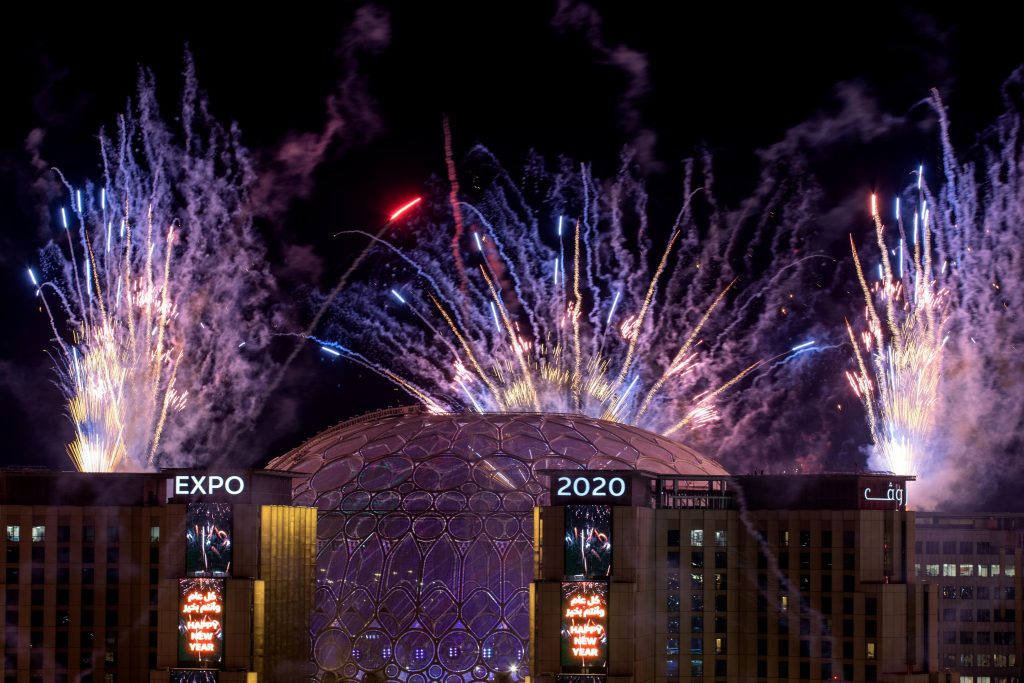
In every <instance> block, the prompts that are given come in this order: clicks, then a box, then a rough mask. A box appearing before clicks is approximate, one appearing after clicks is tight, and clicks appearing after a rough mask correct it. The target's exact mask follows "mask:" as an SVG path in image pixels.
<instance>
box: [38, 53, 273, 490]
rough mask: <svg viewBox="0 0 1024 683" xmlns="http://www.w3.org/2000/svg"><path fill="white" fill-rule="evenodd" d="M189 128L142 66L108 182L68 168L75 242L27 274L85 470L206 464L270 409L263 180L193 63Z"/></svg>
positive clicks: (66, 217) (68, 234)
mask: <svg viewBox="0 0 1024 683" xmlns="http://www.w3.org/2000/svg"><path fill="white" fill-rule="evenodd" d="M180 120H181V121H182V126H183V132H184V134H183V136H181V135H180V134H176V133H174V132H172V131H171V130H170V129H169V128H168V127H167V125H166V124H165V123H164V121H163V119H162V118H161V117H160V114H159V110H158V108H157V104H156V95H155V88H154V85H153V80H152V76H151V75H149V74H148V73H146V72H143V73H142V76H141V78H140V84H139V99H138V101H137V103H135V105H134V106H133V107H132V108H130V109H129V111H128V112H127V113H126V114H125V115H124V116H122V117H121V118H120V119H119V120H118V126H117V135H116V137H115V139H113V140H112V139H110V138H109V137H108V136H106V135H103V134H101V136H100V152H101V156H102V162H103V170H104V174H103V178H102V182H101V183H99V184H98V185H93V184H91V183H83V184H82V185H81V186H78V187H73V186H72V185H71V184H70V183H69V182H68V181H67V180H66V179H65V178H64V177H63V176H62V175H60V173H59V171H55V173H57V174H58V176H59V177H60V179H61V181H62V182H63V185H64V188H65V189H66V195H65V199H64V201H63V205H62V206H61V207H60V208H59V214H60V218H59V222H58V229H59V230H60V231H61V232H62V233H63V234H62V235H61V236H60V238H59V239H57V240H54V241H52V242H51V243H50V244H49V245H47V246H46V247H44V248H43V249H42V250H41V266H42V270H41V275H42V276H41V277H40V278H39V279H37V278H36V275H35V272H34V271H30V278H31V279H32V282H33V285H34V286H35V287H36V292H37V295H38V296H39V297H40V299H41V301H42V304H43V306H44V308H45V310H46V312H47V313H48V314H49V317H50V324H51V328H52V329H53V332H54V336H55V349H54V353H53V356H54V359H55V362H56V366H57V372H58V378H59V379H58V384H59V386H60V388H61V390H62V392H63V393H64V395H65V397H66V400H67V411H68V415H69V417H70V419H71V422H72V423H73V425H74V429H75V436H74V441H73V442H72V443H71V444H70V445H69V446H68V451H69V454H70V456H71V459H72V461H73V462H74V464H75V466H76V467H77V468H78V469H80V470H86V471H115V470H143V469H151V468H153V467H156V466H158V465H160V464H164V465H195V464H198V463H199V462H203V461H207V460H209V459H211V456H213V455H214V454H216V455H218V456H219V455H221V453H220V452H219V451H221V450H223V449H224V446H225V444H227V443H229V442H230V441H231V439H232V437H233V435H234V434H235V433H237V432H238V431H239V430H241V429H244V428H246V427H248V426H249V422H250V421H251V420H252V418H253V417H254V416H255V415H256V414H258V411H259V408H260V407H261V406H262V400H263V396H264V392H263V391H262V389H261V386H260V382H261V381H262V380H260V379H259V377H260V374H261V373H262V372H263V371H264V370H265V368H266V366H267V365H268V364H269V351H266V350H264V349H265V347H266V343H265V342H266V341H267V340H268V339H269V334H267V332H266V330H265V327H266V324H265V322H263V320H264V318H263V316H262V315H257V314H258V313H260V312H261V311H262V308H263V306H264V305H265V303H266V300H267V297H268V292H269V290H270V281H269V278H268V277H267V276H266V273H265V272H264V266H263V265H262V262H263V251H262V248H261V246H260V243H259V241H258V239H257V238H256V237H255V231H254V230H253V228H252V224H251V218H250V217H249V211H250V209H249V208H248V207H247V206H246V201H247V192H248V188H249V187H250V186H251V183H252V178H253V175H252V172H251V170H250V168H249V166H248V161H247V158H248V157H247V153H246V152H245V150H244V148H242V147H241V145H240V143H239V142H238V140H237V131H236V130H234V129H233V128H225V127H223V126H221V125H219V124H218V123H217V122H215V121H214V120H212V119H211V118H210V117H209V114H208V106H207V103H206V102H205V100H204V99H203V98H202V97H201V96H200V95H199V93H198V89H197V86H196V82H195V75H194V70H193V68H192V63H191V61H190V60H188V59H186V83H185V93H184V97H183V99H182V112H181V115H180ZM178 137H181V138H182V141H181V142H180V143H179V142H175V140H176V139H177V138H178ZM252 341H256V342H259V343H257V344H251V345H250V344H249V342H252Z"/></svg>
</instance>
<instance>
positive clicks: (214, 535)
mask: <svg viewBox="0 0 1024 683" xmlns="http://www.w3.org/2000/svg"><path fill="white" fill-rule="evenodd" d="M185 574H186V575H187V576H210V577H226V576H229V575H230V574H231V504H230V503H189V504H188V507H187V508H186V512H185Z"/></svg>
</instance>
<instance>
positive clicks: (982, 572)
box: [978, 564, 988, 576]
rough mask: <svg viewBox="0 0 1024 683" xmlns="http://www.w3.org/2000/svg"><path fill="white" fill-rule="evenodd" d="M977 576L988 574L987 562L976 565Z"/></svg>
mask: <svg viewBox="0 0 1024 683" xmlns="http://www.w3.org/2000/svg"><path fill="white" fill-rule="evenodd" d="M978 576H988V565H987V564H979V565H978Z"/></svg>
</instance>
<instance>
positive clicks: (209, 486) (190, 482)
mask: <svg viewBox="0 0 1024 683" xmlns="http://www.w3.org/2000/svg"><path fill="white" fill-rule="evenodd" d="M167 484H168V488H169V489H170V490H171V495H172V496H212V495H215V494H217V493H220V492H224V493H227V494H228V495H231V496H237V495H240V494H241V493H242V492H243V491H244V490H245V479H242V477H240V476H238V475H237V474H233V475H231V476H229V477H222V476H220V475H217V474H210V475H199V476H196V475H192V474H179V475H177V476H175V477H174V478H173V479H168V480H167Z"/></svg>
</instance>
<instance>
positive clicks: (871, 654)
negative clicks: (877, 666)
mask: <svg viewBox="0 0 1024 683" xmlns="http://www.w3.org/2000/svg"><path fill="white" fill-rule="evenodd" d="M867 658H868V659H874V658H875V644H874V643H871V642H869V643H868V650H867Z"/></svg>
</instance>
